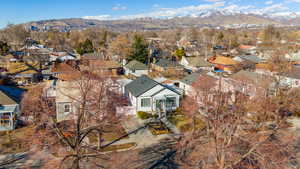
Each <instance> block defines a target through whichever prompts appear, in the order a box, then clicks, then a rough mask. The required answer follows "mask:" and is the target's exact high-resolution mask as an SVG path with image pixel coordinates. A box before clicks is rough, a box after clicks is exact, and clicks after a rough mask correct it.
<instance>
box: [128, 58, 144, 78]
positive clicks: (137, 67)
mask: <svg viewBox="0 0 300 169" xmlns="http://www.w3.org/2000/svg"><path fill="white" fill-rule="evenodd" d="M124 69H125V74H126V75H129V74H132V75H134V76H137V77H139V76H142V75H147V74H148V73H149V68H148V66H147V65H145V64H143V63H141V62H139V61H136V60H132V61H130V62H129V63H128V64H127V65H125V67H124Z"/></svg>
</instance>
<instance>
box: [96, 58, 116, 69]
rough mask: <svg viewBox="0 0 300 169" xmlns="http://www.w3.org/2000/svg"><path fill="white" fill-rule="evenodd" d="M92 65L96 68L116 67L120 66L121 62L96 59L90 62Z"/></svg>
mask: <svg viewBox="0 0 300 169" xmlns="http://www.w3.org/2000/svg"><path fill="white" fill-rule="evenodd" d="M90 67H93V68H94V69H95V68H97V69H116V68H119V67H120V64H118V63H117V62H116V61H112V60H95V61H93V62H91V63H90Z"/></svg>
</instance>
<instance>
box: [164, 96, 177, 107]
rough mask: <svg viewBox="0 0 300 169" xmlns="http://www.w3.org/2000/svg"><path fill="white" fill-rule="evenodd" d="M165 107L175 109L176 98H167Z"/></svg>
mask: <svg viewBox="0 0 300 169" xmlns="http://www.w3.org/2000/svg"><path fill="white" fill-rule="evenodd" d="M166 106H167V107H176V97H168V98H167V104H166Z"/></svg>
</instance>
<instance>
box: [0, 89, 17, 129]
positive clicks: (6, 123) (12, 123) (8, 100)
mask: <svg viewBox="0 0 300 169" xmlns="http://www.w3.org/2000/svg"><path fill="white" fill-rule="evenodd" d="M20 114H21V112H20V107H19V104H18V103H17V102H16V101H15V100H14V99H12V97H11V96H8V95H7V94H6V93H4V92H3V91H2V90H0V131H8V130H14V129H15V128H16V124H17V123H16V122H17V117H18V116H20Z"/></svg>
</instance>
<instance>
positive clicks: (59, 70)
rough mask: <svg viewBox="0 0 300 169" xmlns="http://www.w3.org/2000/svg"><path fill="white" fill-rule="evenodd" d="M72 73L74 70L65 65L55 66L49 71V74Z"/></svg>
mask: <svg viewBox="0 0 300 169" xmlns="http://www.w3.org/2000/svg"><path fill="white" fill-rule="evenodd" d="M74 71H76V70H75V69H74V68H73V67H72V66H70V65H68V64H66V63H59V64H55V65H54V66H53V67H52V69H51V72H56V73H69V72H74Z"/></svg>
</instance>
